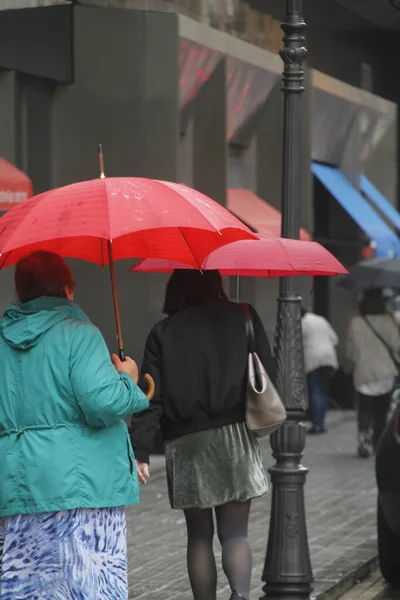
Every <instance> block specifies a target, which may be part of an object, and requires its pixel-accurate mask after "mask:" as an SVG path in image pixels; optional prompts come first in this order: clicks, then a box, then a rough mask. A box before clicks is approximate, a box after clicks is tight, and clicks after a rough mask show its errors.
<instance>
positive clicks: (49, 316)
mask: <svg viewBox="0 0 400 600" xmlns="http://www.w3.org/2000/svg"><path fill="white" fill-rule="evenodd" d="M71 318H72V319H77V320H79V321H84V322H89V319H88V318H87V316H86V315H85V313H84V312H83V311H82V310H81V309H80V308H79V307H78V306H77V305H76V304H75V303H74V302H72V301H71V300H66V299H64V298H49V297H47V296H42V297H41V298H37V299H36V300H32V301H31V302H26V303H25V304H14V303H13V304H10V305H9V306H8V308H7V309H6V311H5V313H4V315H3V317H2V319H1V320H0V335H2V336H3V338H4V340H5V341H6V342H7V344H8V345H9V346H11V348H15V349H17V350H28V349H29V348H32V347H33V346H35V345H36V344H37V343H38V342H39V341H40V339H41V337H42V336H43V335H44V334H45V333H46V332H47V331H49V329H51V328H52V327H54V325H57V323H60V322H61V321H64V320H66V319H71Z"/></svg>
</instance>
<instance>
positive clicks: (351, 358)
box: [345, 318, 356, 365]
mask: <svg viewBox="0 0 400 600" xmlns="http://www.w3.org/2000/svg"><path fill="white" fill-rule="evenodd" d="M355 359H356V349H355V336H354V318H353V319H352V320H351V321H350V324H349V329H348V332H347V340H346V354H345V360H346V363H347V364H348V365H350V364H352V363H354V362H355Z"/></svg>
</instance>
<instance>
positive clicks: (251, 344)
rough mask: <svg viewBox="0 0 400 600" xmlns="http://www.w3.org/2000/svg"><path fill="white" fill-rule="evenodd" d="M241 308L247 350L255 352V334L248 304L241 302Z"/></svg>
mask: <svg viewBox="0 0 400 600" xmlns="http://www.w3.org/2000/svg"><path fill="white" fill-rule="evenodd" d="M241 306H242V310H243V314H244V323H245V326H246V339H247V345H248V348H249V352H250V353H251V354H254V353H257V344H256V335H255V332H254V323H253V319H252V316H251V312H250V306H249V305H248V304H245V303H243V304H242V305H241Z"/></svg>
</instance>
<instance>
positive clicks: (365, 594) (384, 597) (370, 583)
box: [340, 571, 400, 600]
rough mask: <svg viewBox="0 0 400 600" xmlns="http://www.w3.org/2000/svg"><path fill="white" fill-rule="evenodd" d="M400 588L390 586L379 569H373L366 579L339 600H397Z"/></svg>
mask: <svg viewBox="0 0 400 600" xmlns="http://www.w3.org/2000/svg"><path fill="white" fill-rule="evenodd" d="M399 598H400V588H397V589H393V588H390V587H389V586H388V585H387V584H386V583H385V581H384V580H383V578H382V576H381V574H380V572H379V571H374V573H372V575H371V576H370V577H368V579H365V580H364V581H361V582H360V583H358V584H357V585H356V586H355V587H354V588H353V589H351V590H350V591H349V592H347V593H346V594H344V595H343V596H342V597H341V598H340V600H399Z"/></svg>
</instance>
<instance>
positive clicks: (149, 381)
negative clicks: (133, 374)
mask: <svg viewBox="0 0 400 600" xmlns="http://www.w3.org/2000/svg"><path fill="white" fill-rule="evenodd" d="M118 354H119V359H120V360H121V361H122V362H125V361H126V356H125V352H124V349H123V348H120V349H119V350H118ZM144 379H145V380H146V381H147V392H146V398H147V400H148V401H149V402H150V401H151V400H152V399H153V396H154V392H155V390H156V384H155V383H154V379H153V378H152V376H151V375H149V374H148V373H146V374H145V375H144Z"/></svg>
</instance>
